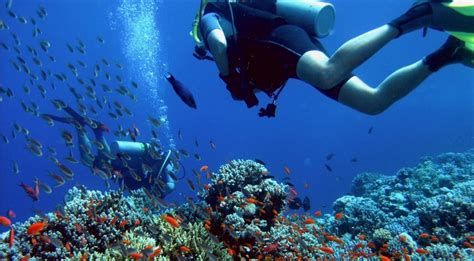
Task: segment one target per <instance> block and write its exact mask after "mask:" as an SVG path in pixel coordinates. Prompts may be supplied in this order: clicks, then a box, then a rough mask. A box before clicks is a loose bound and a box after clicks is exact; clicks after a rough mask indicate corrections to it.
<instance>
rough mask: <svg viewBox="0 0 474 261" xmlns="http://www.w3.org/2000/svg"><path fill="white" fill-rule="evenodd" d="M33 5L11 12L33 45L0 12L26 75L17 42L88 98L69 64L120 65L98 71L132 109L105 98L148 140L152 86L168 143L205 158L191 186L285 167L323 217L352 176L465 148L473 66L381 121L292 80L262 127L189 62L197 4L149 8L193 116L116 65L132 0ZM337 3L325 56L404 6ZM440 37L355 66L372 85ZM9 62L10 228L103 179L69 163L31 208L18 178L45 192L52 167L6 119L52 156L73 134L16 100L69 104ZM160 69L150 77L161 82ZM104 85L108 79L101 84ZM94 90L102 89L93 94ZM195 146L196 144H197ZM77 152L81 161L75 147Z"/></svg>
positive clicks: (2, 117) (4, 64)
mask: <svg viewBox="0 0 474 261" xmlns="http://www.w3.org/2000/svg"><path fill="white" fill-rule="evenodd" d="M31 2H32V1H29V0H23V1H14V5H13V10H14V11H15V12H17V13H18V14H19V15H24V16H26V17H30V16H33V17H35V19H36V20H37V21H38V22H39V23H40V25H39V26H40V28H41V29H42V31H43V34H42V35H41V36H40V37H38V38H36V39H33V38H32V29H33V27H32V26H31V24H30V23H28V24H27V25H23V24H20V23H19V22H18V21H14V20H13V19H11V18H10V17H9V16H7V15H6V10H5V6H4V4H3V3H2V6H1V7H0V17H1V19H2V20H5V21H6V22H7V23H8V24H9V25H10V27H11V28H10V30H11V31H13V32H16V33H17V34H18V35H19V36H20V38H21V41H22V45H21V49H22V51H23V57H27V59H28V63H29V65H30V68H35V70H36V67H35V66H34V64H33V63H32V61H31V58H30V55H29V53H28V52H27V50H26V47H25V44H29V45H32V46H36V49H37V50H38V52H39V53H40V56H41V57H42V60H43V62H44V63H45V65H43V66H44V67H46V68H49V69H51V71H52V72H65V73H67V74H68V76H69V82H70V84H72V85H73V86H75V87H76V88H77V89H78V90H81V91H82V93H84V87H81V86H80V85H79V84H78V83H77V81H76V80H75V79H73V78H72V77H71V76H72V75H71V74H70V73H69V70H68V69H67V68H66V64H67V63H68V62H75V61H77V60H78V59H81V60H83V61H85V62H87V63H88V65H89V68H88V69H87V71H84V72H82V71H80V74H81V77H82V75H84V78H85V79H89V76H90V74H91V67H92V66H93V64H94V63H95V62H98V61H99V60H100V59H101V58H102V57H106V58H107V59H108V60H109V61H111V62H115V61H118V62H121V63H122V64H124V66H125V69H124V70H122V71H120V70H118V69H116V68H113V67H110V68H106V67H105V66H103V65H101V66H102V68H103V69H105V70H107V71H109V72H111V74H112V75H113V76H114V75H115V74H121V75H122V76H123V78H124V79H126V83H127V84H128V86H130V84H129V79H134V80H135V81H137V82H138V83H140V85H141V86H140V89H139V90H138V91H136V92H135V93H136V95H137V96H138V99H139V102H138V103H133V102H131V101H130V100H129V99H128V98H125V97H120V96H118V95H115V94H113V95H112V96H110V97H109V100H110V101H113V100H119V101H120V102H121V103H122V104H124V105H125V106H127V107H129V108H130V109H131V110H132V111H133V112H134V113H135V116H134V117H133V118H130V117H128V118H127V117H126V118H123V119H121V120H120V122H121V124H122V125H123V126H124V127H128V126H131V124H133V123H135V124H136V125H137V126H138V127H139V128H140V130H141V132H142V135H141V136H140V137H139V139H140V140H143V141H146V140H147V139H149V138H150V131H149V130H150V127H149V125H148V123H147V121H146V119H147V116H148V115H149V114H150V115H155V116H156V112H154V111H153V110H154V108H155V107H156V106H154V104H153V101H152V100H150V98H149V97H150V92H152V90H153V89H155V88H158V91H159V92H160V93H162V97H164V99H165V102H166V104H167V105H168V118H169V121H170V128H171V132H172V134H173V136H176V133H177V131H178V130H181V132H182V134H183V141H180V140H178V139H176V140H177V141H176V147H177V148H185V149H187V150H188V151H189V152H191V153H194V152H199V153H200V154H201V156H202V158H203V160H202V161H201V162H198V161H196V160H194V159H193V158H192V157H191V158H189V159H185V160H184V161H183V164H184V165H185V166H186V169H187V170H188V177H189V178H191V179H192V180H194V177H193V175H192V174H191V173H190V169H191V168H196V169H198V168H199V167H200V166H202V165H203V164H206V165H209V166H210V168H211V169H213V170H217V168H218V167H219V166H220V165H221V164H224V163H225V162H227V161H229V160H231V159H235V158H243V159H254V158H259V159H261V160H263V161H265V162H266V163H267V166H268V168H269V170H270V171H271V172H272V174H273V175H275V176H277V177H278V178H282V177H284V176H285V174H284V173H283V168H284V166H288V167H289V168H290V169H291V171H292V173H291V178H292V182H293V183H294V184H295V185H296V187H297V188H298V191H299V193H300V195H302V196H305V195H308V196H309V197H310V198H311V201H312V204H313V208H312V210H317V209H321V208H322V207H323V205H327V207H326V208H325V209H324V211H330V205H331V203H332V202H333V201H334V199H336V198H337V197H340V196H341V195H343V194H345V193H348V192H349V190H350V184H351V180H352V178H353V177H354V176H355V175H356V174H357V173H360V172H364V171H370V172H377V173H383V174H394V173H395V172H396V171H397V170H398V169H399V168H401V167H405V166H413V165H415V164H416V163H417V162H418V160H419V158H420V157H421V156H425V155H436V154H439V153H442V152H447V151H459V152H461V151H465V150H467V149H469V148H471V147H472V146H473V133H474V130H473V120H474V113H473V112H474V108H473V91H474V90H473V86H474V77H473V74H472V73H473V71H472V69H468V68H465V67H462V66H460V65H453V66H449V67H447V68H445V69H443V70H441V71H440V72H439V73H436V74H434V75H433V76H432V77H430V78H429V79H428V80H427V81H425V82H424V83H423V84H422V85H421V86H420V87H419V88H418V89H417V90H415V91H414V92H413V93H411V94H410V95H409V96H408V97H406V98H405V99H403V100H401V101H399V102H397V103H396V104H395V105H393V106H392V107H391V108H389V109H388V110H387V111H386V112H384V113H383V114H381V115H378V116H367V115H364V114H361V113H359V112H357V111H354V110H352V109H350V108H347V107H345V106H343V105H340V104H338V103H336V102H334V101H332V100H329V99H328V98H326V97H325V96H323V95H322V94H320V93H319V92H317V91H315V90H314V89H313V88H312V87H310V86H308V85H306V84H303V83H301V82H297V81H290V82H289V83H288V87H287V88H285V91H284V92H283V94H282V95H281V96H280V99H279V101H278V102H279V106H278V111H277V117H276V118H275V119H270V120H269V119H261V118H259V117H258V116H257V111H258V109H253V110H248V109H246V107H245V105H244V104H243V103H238V102H234V101H233V100H232V99H231V98H230V95H229V94H228V92H227V90H226V89H225V88H224V85H223V83H222V82H221V81H220V79H219V78H218V77H217V69H216V67H215V65H214V64H212V63H210V62H202V61H198V60H196V59H194V58H193V57H192V55H191V54H192V50H193V41H192V39H191V38H190V37H189V31H190V29H191V23H192V21H193V19H194V15H195V12H196V8H197V7H198V5H199V3H198V2H197V1H185V0H178V1H171V0H170V1H156V2H157V3H156V7H157V8H158V10H157V12H156V16H155V23H156V26H157V28H158V30H159V35H160V43H156V44H159V45H160V49H161V50H162V52H161V53H160V54H159V56H160V57H159V59H160V61H163V62H164V63H165V64H166V66H165V67H168V69H169V70H170V71H171V72H172V73H174V74H175V76H176V77H177V78H179V79H180V80H181V81H182V82H184V83H186V84H187V85H188V86H189V87H190V88H191V89H192V92H193V93H194V96H195V98H196V101H197V104H198V110H192V109H189V108H188V107H186V106H185V105H184V104H183V103H182V102H181V101H180V100H179V99H178V98H177V97H176V96H175V94H174V93H173V92H172V90H171V88H170V86H169V85H168V84H167V83H165V82H164V81H163V79H161V80H160V82H159V84H157V86H145V85H144V84H143V80H142V79H140V78H139V76H137V74H136V73H135V72H134V70H133V69H134V68H135V67H137V66H138V65H137V64H132V63H129V62H127V59H126V58H125V57H124V52H123V41H124V39H123V35H124V34H123V30H127V28H123V26H120V23H117V21H116V19H117V16H116V10H117V8H118V7H119V6H121V5H122V4H123V2H128V1H90V0H88V1H78V0H75V1H34V2H35V3H34V4H32V3H31ZM136 2H137V3H138V1H136ZM149 2H152V1H151V0H146V1H145V0H144V1H141V4H146V3H149ZM38 3H39V4H41V5H43V6H44V7H45V8H46V9H47V10H48V13H49V14H48V17H47V19H46V20H45V21H40V19H39V18H37V16H36V14H35V9H36V8H37V6H38ZM333 3H334V4H335V6H336V10H337V23H336V27H335V32H334V34H333V35H331V36H330V37H328V38H327V39H323V43H324V44H325V46H326V47H327V49H328V50H329V51H330V52H333V51H334V50H336V49H337V47H338V46H340V45H341V44H343V43H344V42H345V41H347V40H349V39H350V38H351V37H354V36H357V35H359V34H361V33H364V32H366V31H368V30H370V29H373V28H375V27H377V26H380V25H382V24H384V23H386V22H388V21H389V20H390V19H392V18H394V17H396V16H398V15H399V14H401V13H402V12H404V11H405V10H406V9H407V8H408V7H409V6H410V4H411V3H412V1H408V0H407V1H396V0H390V1H375V0H359V1H341V0H339V1H333ZM114 19H115V20H114ZM112 21H114V22H112ZM111 25H112V26H111ZM98 35H100V36H103V37H104V38H105V40H106V44H105V45H99V44H98V43H97V41H96V40H95V38H96V36H98ZM77 37H79V38H81V39H82V40H83V41H84V42H85V43H86V45H87V51H88V53H87V55H86V56H81V55H78V54H77V52H75V53H74V54H70V53H69V52H68V51H67V49H66V45H65V43H66V42H70V43H73V44H76V40H75V39H76V38H77ZM445 38H446V34H444V33H440V32H435V31H432V30H431V31H429V34H428V36H427V37H426V38H422V36H421V32H415V33H412V34H409V35H407V36H403V37H402V38H400V39H397V40H395V41H393V42H392V43H390V44H388V45H387V46H386V47H385V48H384V49H383V50H382V51H380V52H379V53H377V55H375V56H374V57H373V58H372V59H370V60H369V61H368V62H366V63H365V64H364V65H363V66H361V67H360V68H359V69H357V70H356V74H357V75H358V76H359V77H360V78H361V79H363V80H364V81H366V82H367V83H368V84H370V85H373V86H375V85H377V84H379V83H380V82H381V81H382V80H383V79H384V78H385V77H386V76H388V75H389V74H390V73H392V72H393V71H394V70H396V69H397V68H400V67H402V66H404V65H407V64H410V63H413V62H415V61H417V60H419V59H421V58H422V57H423V56H424V55H426V54H428V53H430V52H432V51H433V50H435V49H436V48H438V47H439V46H440V45H441V44H442V43H443V42H444V40H445ZM40 39H48V40H49V41H50V42H51V43H52V47H51V50H50V52H51V54H53V55H54V56H55V57H56V58H57V59H58V61H57V62H56V63H55V64H52V63H50V62H48V61H47V59H46V57H45V56H44V55H43V52H42V51H41V50H40V48H39V45H38V43H39V40H40ZM0 41H1V42H5V43H6V44H7V45H8V46H10V47H11V46H13V39H12V37H11V35H10V33H9V32H8V31H7V30H3V31H0ZM15 56H16V55H15V54H14V52H13V51H12V50H10V51H9V52H6V51H5V50H3V49H0V61H1V63H0V84H1V85H2V86H4V87H10V88H12V89H13V90H14V92H15V97H14V98H13V99H8V98H6V97H3V98H4V101H3V102H0V133H1V134H4V135H6V136H8V138H9V139H10V144H8V145H5V144H3V142H0V215H3V214H4V212H6V211H7V210H8V209H13V210H14V211H15V212H16V213H17V215H18V216H19V217H18V218H17V220H24V219H26V218H27V217H28V216H30V215H32V212H31V210H32V209H39V210H42V211H50V210H52V209H53V208H54V206H55V205H56V204H57V203H61V202H62V198H63V196H64V194H65V192H66V190H67V189H68V188H70V187H71V186H73V185H74V184H76V183H80V184H84V185H86V186H87V187H88V188H91V189H105V187H104V184H103V181H102V180H100V179H99V178H98V177H96V176H92V174H90V172H89V170H88V169H87V168H85V167H83V166H79V165H77V166H73V169H74V170H75V173H76V177H75V180H74V181H72V182H67V183H66V185H64V186H63V187H61V188H58V189H55V190H54V192H53V194H51V195H48V194H44V193H42V194H41V196H40V201H38V202H36V203H32V201H31V200H30V199H29V198H28V197H27V196H26V195H25V193H24V192H23V191H22V190H21V189H20V187H19V186H18V184H19V183H20V181H23V182H26V183H28V184H33V180H34V177H38V178H39V179H40V180H42V181H44V182H48V183H49V184H53V182H52V180H51V179H50V178H49V177H48V176H47V171H46V170H53V171H56V168H55V167H54V164H53V163H52V162H51V161H49V160H47V159H46V156H43V157H41V158H38V157H36V156H34V155H32V154H30V153H29V152H28V151H27V150H26V149H25V144H26V142H25V139H24V137H23V135H18V137H17V139H15V140H12V139H11V135H10V133H11V128H12V125H13V122H17V123H19V124H20V125H22V126H25V127H27V128H28V129H29V130H30V135H31V137H33V138H35V139H38V140H40V141H41V142H42V143H43V145H45V146H47V145H49V146H53V147H55V148H56V149H57V150H58V152H59V154H60V155H61V156H60V158H62V157H63V156H66V153H67V150H66V148H65V146H64V142H63V140H62V139H61V138H60V132H61V130H62V129H68V130H69V131H73V128H72V127H71V126H66V125H62V124H56V125H55V127H53V128H51V127H48V126H47V125H46V124H45V123H44V122H43V121H42V120H41V119H38V118H36V117H34V116H32V115H31V114H26V113H25V112H23V111H22V109H21V107H20V104H19V103H20V100H21V99H23V100H24V101H26V102H30V101H35V102H37V103H38V104H39V105H40V112H44V113H56V114H61V112H57V111H56V110H55V109H54V108H53V106H52V105H51V103H50V102H49V101H48V100H49V99H53V98H61V99H63V100H65V101H67V102H70V103H71V104H72V105H73V107H75V106H76V105H75V102H74V99H73V97H72V95H71V94H70V93H69V91H68V88H67V87H66V85H64V84H60V83H59V82H58V81H56V80H53V81H54V82H55V83H56V85H57V87H58V88H57V89H56V90H55V91H53V90H52V89H51V88H50V87H49V83H42V84H43V85H45V86H46V88H47V89H48V94H47V95H48V99H47V100H43V99H42V98H41V96H40V95H39V92H38V91H37V89H36V88H35V87H31V86H30V87H31V89H32V93H31V94H30V95H25V94H24V93H23V91H22V85H23V84H24V83H26V82H27V80H28V79H27V77H26V76H25V74H24V73H18V72H16V71H15V70H14V69H13V67H12V66H10V64H9V62H8V61H9V60H10V59H14V58H15ZM77 67H78V68H79V66H77ZM163 72H164V71H160V72H157V73H158V74H160V75H161V74H162V73H163ZM37 74H38V73H37ZM38 75H39V74H38ZM137 78H138V79H137ZM101 79H102V81H104V82H105V81H106V80H104V77H103V76H101ZM50 81H51V79H50ZM115 83H116V81H115ZM28 85H29V84H28ZM110 85H111V86H113V85H112V84H110ZM96 89H100V88H99V87H98V88H96ZM98 93H101V92H100V91H99V90H98ZM99 96H101V95H99ZM90 103H91V102H90V101H88V104H90ZM266 103H267V100H266V98H265V97H263V96H262V99H261V104H262V105H264V104H266ZM104 112H105V113H102V114H101V115H100V116H99V117H97V118H98V119H100V120H101V121H103V122H105V123H106V124H108V125H109V126H110V127H111V129H115V128H116V126H117V122H115V121H114V120H112V119H110V118H109V117H108V116H106V112H107V110H104ZM371 126H373V133H372V134H370V135H368V134H367V130H368V128H369V127H371ZM113 138H114V137H113V136H112V135H110V136H109V139H110V140H112V139H113ZM196 139H197V140H198V142H199V147H196V146H195V145H194V141H195V140H196ZM211 139H212V140H213V141H214V142H215V144H216V145H217V150H216V151H212V150H211V148H210V146H209V140H211ZM74 153H75V155H78V151H77V147H76V148H75V151H74ZM328 153H334V154H335V156H334V158H333V159H332V160H331V161H330V162H329V163H328V164H329V165H331V166H332V168H333V170H334V171H333V172H332V173H329V172H328V171H327V170H326V169H325V167H324V164H325V161H326V160H325V157H326V155H327V154H328ZM45 154H47V153H46V150H45ZM353 157H356V158H357V159H358V162H357V163H351V162H350V160H351V159H352V158H353ZM12 160H16V161H18V163H19V165H20V169H21V172H20V174H19V175H14V174H13V173H12V171H11V161H12ZM68 165H71V164H68ZM305 182H307V183H309V184H310V187H309V189H304V188H303V184H304V183H305ZM185 195H186V196H191V195H193V192H192V191H191V190H190V189H189V188H188V186H187V184H186V182H184V181H183V182H180V183H179V185H178V190H177V191H176V192H175V193H174V194H173V195H172V196H170V197H169V199H170V200H178V201H183V200H184V196H185Z"/></svg>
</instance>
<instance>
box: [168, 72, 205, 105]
mask: <svg viewBox="0 0 474 261" xmlns="http://www.w3.org/2000/svg"><path fill="white" fill-rule="evenodd" d="M164 76H165V78H166V80H168V82H169V83H171V86H172V87H173V90H174V91H175V92H176V94H177V95H178V96H179V98H181V100H182V101H183V102H184V103H186V105H188V106H189V107H191V108H193V109H197V106H196V101H195V100H194V97H193V94H192V93H191V91H189V89H188V88H186V87H185V86H184V84H183V83H181V82H180V81H178V80H176V78H174V76H173V75H171V73H169V72H168V73H165V75H164Z"/></svg>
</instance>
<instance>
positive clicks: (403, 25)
mask: <svg viewBox="0 0 474 261" xmlns="http://www.w3.org/2000/svg"><path fill="white" fill-rule="evenodd" d="M432 14H433V9H432V7H431V4H430V3H429V2H422V3H416V4H415V5H414V6H412V7H411V8H410V9H409V10H408V11H407V12H406V13H404V14H403V15H401V16H400V17H398V18H397V19H394V20H392V21H391V22H390V23H388V24H389V25H391V26H393V27H395V28H396V29H397V30H398V35H397V38H398V37H400V36H401V35H403V34H406V33H409V32H412V31H415V30H417V29H420V28H423V27H428V26H430V25H431V18H432Z"/></svg>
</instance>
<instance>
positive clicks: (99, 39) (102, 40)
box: [97, 36, 105, 44]
mask: <svg viewBox="0 0 474 261" xmlns="http://www.w3.org/2000/svg"><path fill="white" fill-rule="evenodd" d="M97 42H99V43H100V44H104V43H105V40H104V38H102V37H101V36H97Z"/></svg>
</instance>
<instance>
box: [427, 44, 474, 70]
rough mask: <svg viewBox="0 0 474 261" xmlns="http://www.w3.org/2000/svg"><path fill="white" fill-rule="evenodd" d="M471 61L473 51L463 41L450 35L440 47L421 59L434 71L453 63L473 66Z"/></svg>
mask: <svg viewBox="0 0 474 261" xmlns="http://www.w3.org/2000/svg"><path fill="white" fill-rule="evenodd" d="M473 62H474V51H473V50H470V49H468V48H466V44H465V43H464V42H463V41H461V40H459V39H457V38H455V37H453V36H450V37H449V38H448V40H447V41H446V42H445V43H444V44H443V45H442V46H441V48H439V49H438V50H436V51H435V52H433V53H432V54H430V55H428V56H426V57H425V58H424V59H423V63H424V64H426V65H427V66H428V69H429V70H430V71H432V72H436V71H438V70H439V69H441V68H442V67H444V66H446V65H448V64H453V63H462V64H464V65H466V66H469V67H474V65H473Z"/></svg>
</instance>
